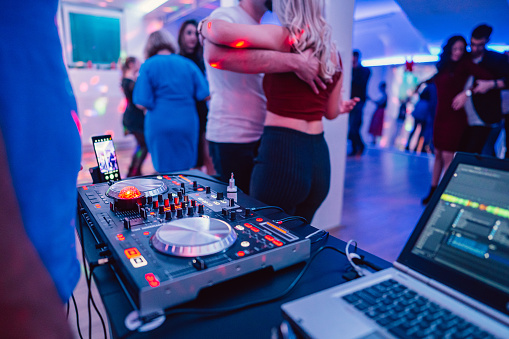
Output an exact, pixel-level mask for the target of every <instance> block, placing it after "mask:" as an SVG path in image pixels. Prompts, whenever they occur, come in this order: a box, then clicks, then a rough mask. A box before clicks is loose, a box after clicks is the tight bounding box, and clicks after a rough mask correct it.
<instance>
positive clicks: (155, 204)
mask: <svg viewBox="0 0 509 339" xmlns="http://www.w3.org/2000/svg"><path fill="white" fill-rule="evenodd" d="M158 207H159V202H158V201H157V200H154V201H152V208H153V209H157V208H158Z"/></svg>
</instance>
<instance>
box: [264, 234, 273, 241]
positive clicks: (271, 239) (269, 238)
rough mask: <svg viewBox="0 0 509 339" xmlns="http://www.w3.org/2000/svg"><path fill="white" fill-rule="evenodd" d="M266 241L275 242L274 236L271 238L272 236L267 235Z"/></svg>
mask: <svg viewBox="0 0 509 339" xmlns="http://www.w3.org/2000/svg"><path fill="white" fill-rule="evenodd" d="M265 239H267V240H268V241H273V240H274V237H273V236H271V235H268V234H267V235H266V236H265Z"/></svg>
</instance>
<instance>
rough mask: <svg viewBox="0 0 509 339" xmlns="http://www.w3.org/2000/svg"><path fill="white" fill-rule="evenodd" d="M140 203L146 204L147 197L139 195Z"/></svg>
mask: <svg viewBox="0 0 509 339" xmlns="http://www.w3.org/2000/svg"><path fill="white" fill-rule="evenodd" d="M141 204H142V205H146V204H147V197H141Z"/></svg>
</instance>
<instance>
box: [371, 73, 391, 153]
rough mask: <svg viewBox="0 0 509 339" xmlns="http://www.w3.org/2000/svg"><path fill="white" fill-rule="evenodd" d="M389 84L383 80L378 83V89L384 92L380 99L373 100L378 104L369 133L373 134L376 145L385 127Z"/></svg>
mask: <svg viewBox="0 0 509 339" xmlns="http://www.w3.org/2000/svg"><path fill="white" fill-rule="evenodd" d="M386 87H387V84H386V83H385V81H382V82H381V83H380V84H379V85H378V89H379V90H380V93H381V94H382V95H381V96H380V98H379V99H378V100H373V102H374V103H375V105H376V109H375V112H374V113H373V116H372V117H371V123H370V124H369V134H371V135H372V136H373V140H372V144H373V145H376V143H377V139H378V138H380V137H381V136H382V132H383V128H384V118H385V108H386V107H387V92H386Z"/></svg>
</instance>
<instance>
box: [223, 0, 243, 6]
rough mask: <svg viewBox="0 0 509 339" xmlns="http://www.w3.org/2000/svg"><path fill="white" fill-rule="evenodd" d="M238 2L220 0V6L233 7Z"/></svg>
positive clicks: (237, 0) (236, 0) (235, 0)
mask: <svg viewBox="0 0 509 339" xmlns="http://www.w3.org/2000/svg"><path fill="white" fill-rule="evenodd" d="M238 3H239V0H221V1H220V4H221V7H233V6H236V5H237V4H238Z"/></svg>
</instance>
